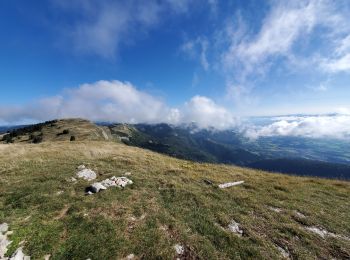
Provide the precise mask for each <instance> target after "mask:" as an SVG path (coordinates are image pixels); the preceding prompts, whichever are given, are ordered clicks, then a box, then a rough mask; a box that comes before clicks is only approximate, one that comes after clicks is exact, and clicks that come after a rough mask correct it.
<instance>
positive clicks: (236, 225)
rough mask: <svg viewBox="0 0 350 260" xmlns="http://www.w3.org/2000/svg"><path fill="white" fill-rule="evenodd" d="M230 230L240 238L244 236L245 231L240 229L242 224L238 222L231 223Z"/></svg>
mask: <svg viewBox="0 0 350 260" xmlns="http://www.w3.org/2000/svg"><path fill="white" fill-rule="evenodd" d="M227 228H228V230H229V231H231V232H232V233H235V234H237V235H239V236H242V235H243V230H242V229H241V227H240V224H239V223H237V222H236V221H234V220H232V221H231V223H230V224H229V225H228V227H227Z"/></svg>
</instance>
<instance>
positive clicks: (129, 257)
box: [126, 254, 135, 260]
mask: <svg viewBox="0 0 350 260" xmlns="http://www.w3.org/2000/svg"><path fill="white" fill-rule="evenodd" d="M134 258H135V255H134V254H130V255H128V256H127V257H126V259H127V260H131V259H134Z"/></svg>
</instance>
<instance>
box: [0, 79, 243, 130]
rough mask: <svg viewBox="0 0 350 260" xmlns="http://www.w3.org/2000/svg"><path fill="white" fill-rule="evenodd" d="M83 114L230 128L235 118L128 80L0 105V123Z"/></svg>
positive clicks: (200, 100)
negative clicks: (174, 103) (173, 102)
mask: <svg viewBox="0 0 350 260" xmlns="http://www.w3.org/2000/svg"><path fill="white" fill-rule="evenodd" d="M72 117H73V118H76V117H82V118H87V119H90V120H92V121H106V122H124V123H151V124H152V123H170V124H190V123H196V124H197V125H198V127H201V128H208V127H214V128H217V129H227V128H233V127H235V126H236V125H237V122H238V121H237V119H236V118H235V117H234V116H233V114H232V113H230V112H229V111H228V110H227V109H225V108H224V107H222V106H220V105H218V104H216V103H215V102H214V101H213V100H211V99H210V98H208V97H203V96H195V97H193V98H192V99H190V100H189V101H188V102H185V104H183V105H182V106H179V107H175V108H172V107H169V106H168V105H167V104H166V103H165V102H164V101H163V100H162V99H161V98H158V97H155V96H152V95H150V94H148V93H146V92H144V91H141V90H138V89H137V88H136V87H135V86H133V85H132V84H131V83H129V82H121V81H117V80H114V81H98V82H95V83H92V84H82V85H81V86H79V87H77V88H70V89H65V90H64V92H63V93H62V94H60V95H57V96H53V97H48V98H44V99H40V100H37V101H33V102H32V103H31V104H27V105H23V106H11V107H0V122H1V121H2V122H6V123H19V122H29V121H32V122H35V121H43V120H48V119H54V118H72Z"/></svg>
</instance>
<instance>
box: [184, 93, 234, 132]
mask: <svg viewBox="0 0 350 260" xmlns="http://www.w3.org/2000/svg"><path fill="white" fill-rule="evenodd" d="M180 122H182V123H187V124H189V123H192V122H194V123H196V125H197V126H198V127H200V128H208V127H214V128H216V129H228V128H232V127H235V126H236V125H237V124H238V120H237V118H236V117H234V116H233V115H232V114H231V113H230V112H229V111H228V110H227V109H225V108H224V107H222V106H219V105H218V104H216V103H215V102H214V101H213V100H211V99H209V98H207V97H203V96H195V97H193V98H192V99H191V100H190V101H189V102H186V104H185V106H184V107H183V109H182V114H181V117H180Z"/></svg>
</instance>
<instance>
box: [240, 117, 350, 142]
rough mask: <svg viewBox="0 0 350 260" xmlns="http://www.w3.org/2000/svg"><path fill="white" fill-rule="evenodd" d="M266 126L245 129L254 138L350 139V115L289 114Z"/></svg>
mask: <svg viewBox="0 0 350 260" xmlns="http://www.w3.org/2000/svg"><path fill="white" fill-rule="evenodd" d="M274 120H275V122H273V123H271V124H267V125H264V126H250V127H249V128H248V129H245V130H244V133H245V134H246V136H248V137H249V138H252V139H256V138H259V137H266V136H298V137H310V138H339V139H350V115H345V114H344V115H341V114H336V115H320V116H302V117H301V116H290V117H289V116H287V117H277V118H274Z"/></svg>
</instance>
